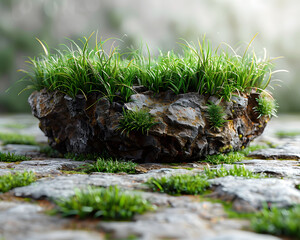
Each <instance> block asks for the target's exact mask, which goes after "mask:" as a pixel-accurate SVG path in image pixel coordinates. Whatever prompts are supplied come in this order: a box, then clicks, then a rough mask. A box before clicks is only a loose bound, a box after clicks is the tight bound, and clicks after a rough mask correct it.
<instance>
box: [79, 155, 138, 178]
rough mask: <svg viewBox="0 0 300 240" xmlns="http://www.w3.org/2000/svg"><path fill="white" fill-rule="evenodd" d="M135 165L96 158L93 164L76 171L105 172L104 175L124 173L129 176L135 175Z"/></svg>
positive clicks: (111, 159) (128, 162) (129, 162)
mask: <svg viewBox="0 0 300 240" xmlns="http://www.w3.org/2000/svg"><path fill="white" fill-rule="evenodd" d="M136 166H137V164H136V163H133V162H131V161H122V160H118V159H113V158H98V159H97V162H96V163H94V164H86V165H83V166H81V167H79V168H78V170H80V171H83V172H86V173H91V172H106V173H119V172H125V173H129V174H133V173H136V170H135V167H136Z"/></svg>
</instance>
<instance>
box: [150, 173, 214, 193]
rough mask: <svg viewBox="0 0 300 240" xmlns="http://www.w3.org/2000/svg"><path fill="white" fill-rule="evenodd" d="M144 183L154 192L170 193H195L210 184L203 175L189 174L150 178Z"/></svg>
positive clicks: (204, 189) (203, 189)
mask: <svg viewBox="0 0 300 240" xmlns="http://www.w3.org/2000/svg"><path fill="white" fill-rule="evenodd" d="M146 185H147V186H148V187H149V188H150V189H151V190H152V191H154V192H161V193H168V194H170V195H181V194H191V195H197V194H201V193H203V192H205V191H206V190H207V188H208V187H209V186H210V184H209V182H208V181H207V178H206V177H205V176H202V175H189V174H181V175H175V176H170V177H162V178H150V179H149V180H148V181H147V182H146Z"/></svg>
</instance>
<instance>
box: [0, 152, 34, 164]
mask: <svg viewBox="0 0 300 240" xmlns="http://www.w3.org/2000/svg"><path fill="white" fill-rule="evenodd" d="M30 159H31V158H30V157H26V156H23V155H16V154H14V153H2V152H0V162H19V161H27V160H30Z"/></svg>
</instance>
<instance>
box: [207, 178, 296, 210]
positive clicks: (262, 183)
mask: <svg viewBox="0 0 300 240" xmlns="http://www.w3.org/2000/svg"><path fill="white" fill-rule="evenodd" d="M209 181H210V182H211V184H212V186H213V187H215V189H214V192H213V193H212V194H210V197H216V198H220V199H222V200H225V201H231V202H232V203H233V208H234V209H235V210H236V211H240V212H251V211H255V210H259V209H261V208H262V207H263V205H264V204H266V203H267V204H270V205H276V206H277V207H282V208H286V207H290V206H293V205H295V204H300V191H299V190H297V189H296V183H295V182H293V181H290V180H282V179H276V178H261V179H244V178H241V177H233V176H227V177H223V178H216V179H212V180H209Z"/></svg>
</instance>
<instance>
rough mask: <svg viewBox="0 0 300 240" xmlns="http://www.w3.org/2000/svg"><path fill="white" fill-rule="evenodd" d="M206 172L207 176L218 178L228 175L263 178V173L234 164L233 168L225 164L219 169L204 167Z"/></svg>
mask: <svg viewBox="0 0 300 240" xmlns="http://www.w3.org/2000/svg"><path fill="white" fill-rule="evenodd" d="M204 174H205V176H206V177H207V178H209V179H211V178H218V177H226V176H234V177H245V178H261V177H264V176H263V175H261V174H254V173H253V172H252V171H250V170H248V169H245V166H237V165H234V166H233V168H230V169H226V168H225V167H224V166H222V167H220V168H218V169H210V168H204Z"/></svg>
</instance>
